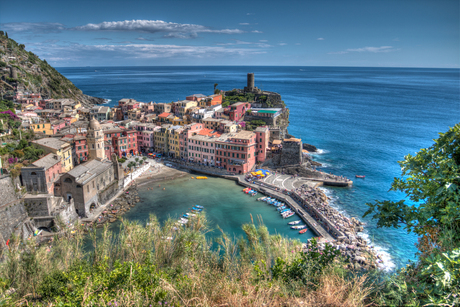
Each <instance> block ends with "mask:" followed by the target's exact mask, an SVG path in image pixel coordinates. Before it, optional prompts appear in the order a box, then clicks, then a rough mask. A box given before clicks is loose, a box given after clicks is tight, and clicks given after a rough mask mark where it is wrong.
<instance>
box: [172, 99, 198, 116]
mask: <svg viewBox="0 0 460 307" xmlns="http://www.w3.org/2000/svg"><path fill="white" fill-rule="evenodd" d="M175 105H176V112H175V113H176V115H178V116H179V117H184V115H185V114H187V110H188V109H190V108H192V107H196V106H197V105H198V103H197V102H196V101H193V100H182V101H178V102H176V103H175Z"/></svg>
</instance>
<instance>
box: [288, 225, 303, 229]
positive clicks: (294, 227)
mask: <svg viewBox="0 0 460 307" xmlns="http://www.w3.org/2000/svg"><path fill="white" fill-rule="evenodd" d="M304 228H307V225H296V226H291V229H304Z"/></svg>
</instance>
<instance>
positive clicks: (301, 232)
mask: <svg viewBox="0 0 460 307" xmlns="http://www.w3.org/2000/svg"><path fill="white" fill-rule="evenodd" d="M307 231H308V229H307V228H304V229H302V230H301V231H299V233H300V234H303V233H306V232H307Z"/></svg>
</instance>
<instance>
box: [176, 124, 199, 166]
mask: <svg viewBox="0 0 460 307" xmlns="http://www.w3.org/2000/svg"><path fill="white" fill-rule="evenodd" d="M203 128H204V125H203V124H201V123H193V124H189V125H185V126H184V130H182V131H181V133H180V134H179V147H180V148H179V152H180V157H181V158H182V159H185V160H188V157H189V156H188V139H189V138H190V137H191V136H192V135H196V134H198V133H199V132H200V130H201V129H203Z"/></svg>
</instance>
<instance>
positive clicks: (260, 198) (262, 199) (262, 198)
mask: <svg viewBox="0 0 460 307" xmlns="http://www.w3.org/2000/svg"><path fill="white" fill-rule="evenodd" d="M265 198H266V197H259V198H257V200H258V201H264V200H265Z"/></svg>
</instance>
